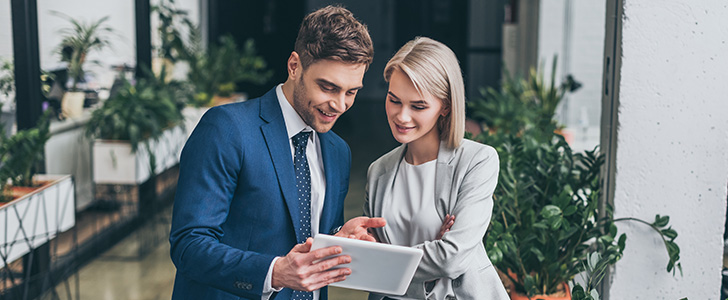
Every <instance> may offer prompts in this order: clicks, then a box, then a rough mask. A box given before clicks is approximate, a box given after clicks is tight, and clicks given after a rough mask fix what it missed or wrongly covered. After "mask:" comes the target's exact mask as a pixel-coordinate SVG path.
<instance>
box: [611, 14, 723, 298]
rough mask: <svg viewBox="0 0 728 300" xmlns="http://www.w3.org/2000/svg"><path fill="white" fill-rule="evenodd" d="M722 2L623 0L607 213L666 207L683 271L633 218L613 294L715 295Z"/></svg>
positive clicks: (649, 212) (647, 213)
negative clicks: (671, 267) (673, 267)
mask: <svg viewBox="0 0 728 300" xmlns="http://www.w3.org/2000/svg"><path fill="white" fill-rule="evenodd" d="M727 15H728V5H726V3H725V2H724V1H711V0H670V1H665V0H641V1H624V16H623V17H622V20H623V26H622V43H621V44H622V58H621V59H622V65H621V70H619V71H618V72H619V74H620V75H621V80H620V83H619V84H620V91H619V95H618V96H619V112H618V124H619V125H618V126H619V127H618V129H617V153H616V179H615V197H614V202H615V203H614V206H615V217H617V218H618V217H626V216H634V217H639V218H642V219H645V220H649V221H652V220H653V219H654V216H655V214H657V213H659V214H663V215H669V216H670V217H671V219H670V223H671V224H672V225H673V228H675V229H676V230H677V231H678V232H679V234H680V236H679V237H678V239H677V240H676V242H678V244H679V245H680V247H681V261H682V266H683V270H684V277H680V276H679V275H678V276H677V277H673V276H672V275H671V274H668V273H666V272H665V265H666V263H667V254H666V253H665V251H664V247H663V246H662V244H661V242H660V240H658V237H657V236H656V235H655V234H653V233H652V232H650V231H649V230H648V229H647V228H646V227H644V226H641V225H631V224H620V225H619V230H620V232H626V233H627V236H628V238H627V248H626V250H625V255H624V258H623V259H622V260H621V261H620V262H619V263H617V265H616V270H615V275H614V278H613V282H612V285H611V299H615V300H616V299H680V298H682V297H689V299H691V300H692V299H701V300H703V299H719V290H720V286H721V275H720V271H721V266H722V255H723V242H722V235H723V231H724V230H723V225H724V218H725V212H726V192H727V191H726V185H727V184H728V152H727V151H726V149H727V148H728V117H726V112H728V101H726V97H727V96H726V95H728V84H726V83H728V72H727V71H726V69H727V68H728V21H726V18H725V16H727Z"/></svg>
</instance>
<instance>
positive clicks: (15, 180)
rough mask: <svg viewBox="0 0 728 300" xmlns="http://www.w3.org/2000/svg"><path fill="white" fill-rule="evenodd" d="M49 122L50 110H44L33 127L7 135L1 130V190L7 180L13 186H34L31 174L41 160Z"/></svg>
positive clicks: (48, 132)
mask: <svg viewBox="0 0 728 300" xmlns="http://www.w3.org/2000/svg"><path fill="white" fill-rule="evenodd" d="M49 123H50V111H46V113H45V114H43V116H42V117H41V118H40V119H39V120H38V124H37V125H36V127H34V128H31V129H26V130H20V131H18V132H17V133H16V134H15V135H13V136H9V137H8V136H5V131H1V133H0V164H1V166H0V187H2V190H3V191H5V190H6V186H5V185H6V184H7V182H8V181H10V182H11V184H12V185H13V186H34V183H33V176H34V175H35V174H36V172H37V170H38V168H37V165H38V163H39V162H41V161H43V154H44V151H45V143H46V141H48V139H49V138H50V129H49ZM3 195H4V193H3Z"/></svg>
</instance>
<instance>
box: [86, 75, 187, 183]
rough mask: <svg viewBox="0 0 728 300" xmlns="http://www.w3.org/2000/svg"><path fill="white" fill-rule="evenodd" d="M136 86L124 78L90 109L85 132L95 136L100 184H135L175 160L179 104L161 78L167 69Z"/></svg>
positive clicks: (178, 143)
mask: <svg viewBox="0 0 728 300" xmlns="http://www.w3.org/2000/svg"><path fill="white" fill-rule="evenodd" d="M147 73H148V75H147V76H146V77H143V78H140V79H138V80H137V82H136V84H132V83H130V82H128V81H124V83H123V86H122V87H121V88H120V89H119V92H118V94H116V95H112V96H111V97H110V98H109V99H108V100H106V101H105V102H104V104H103V105H102V106H101V107H99V108H98V109H96V110H94V111H93V113H92V114H91V118H90V120H89V121H88V123H87V124H86V135H87V136H89V137H90V138H92V139H94V143H93V176H94V182H96V183H100V184H140V183H142V182H144V181H146V180H147V179H148V178H149V177H150V176H151V175H153V174H157V173H159V172H161V171H163V170H165V169H167V168H169V167H171V166H172V165H174V164H176V163H177V162H178V161H177V160H178V159H179V152H180V151H181V147H182V145H183V143H184V141H185V138H186V136H185V132H184V130H183V128H182V127H181V124H182V123H183V122H182V121H183V120H184V117H183V115H182V112H181V110H182V108H183V107H184V102H182V101H178V99H179V97H178V95H176V94H175V89H174V88H173V87H171V86H170V85H169V84H168V83H166V82H164V80H163V79H162V78H165V76H166V73H165V72H164V71H162V73H161V74H160V77H154V76H153V75H151V74H149V73H151V72H147Z"/></svg>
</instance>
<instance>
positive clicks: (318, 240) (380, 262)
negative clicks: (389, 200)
mask: <svg viewBox="0 0 728 300" xmlns="http://www.w3.org/2000/svg"><path fill="white" fill-rule="evenodd" d="M330 246H340V247H341V250H342V251H341V255H349V256H350V257H351V263H349V264H346V265H342V266H346V267H347V268H350V269H351V275H349V276H347V277H346V280H344V281H339V282H336V283H332V284H331V286H337V287H343V288H349V289H355V290H364V291H370V292H376V293H383V294H390V295H403V294H404V293H405V292H406V291H407V286H409V284H410V282H411V281H412V276H414V275H415V271H416V270H417V265H419V264H420V260H421V259H422V250H420V249H415V248H410V247H403V246H395V245H389V244H382V243H375V242H367V241H361V240H355V239H348V238H342V237H337V236H331V235H327V234H317V235H316V236H314V238H313V246H312V247H311V250H316V249H320V248H326V247H330ZM332 257H333V256H332Z"/></svg>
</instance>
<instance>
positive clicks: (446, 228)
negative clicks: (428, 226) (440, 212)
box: [435, 214, 455, 240]
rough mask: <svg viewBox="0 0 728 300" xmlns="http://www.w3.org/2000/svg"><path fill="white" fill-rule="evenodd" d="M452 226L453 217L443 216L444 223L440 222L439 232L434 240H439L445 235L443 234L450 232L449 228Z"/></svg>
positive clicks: (453, 222)
mask: <svg viewBox="0 0 728 300" xmlns="http://www.w3.org/2000/svg"><path fill="white" fill-rule="evenodd" d="M452 224H455V215H452V216H451V215H450V214H447V215H445V221H444V222H442V226H441V227H440V232H438V233H437V237H436V238H435V239H436V240H441V239H442V236H443V235H445V232H448V231H450V228H451V227H452Z"/></svg>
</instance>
